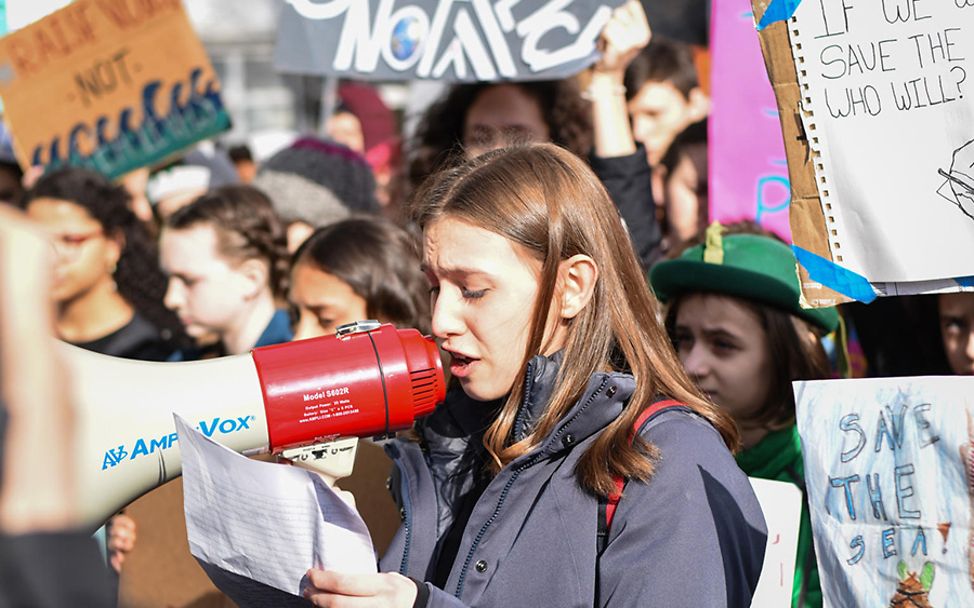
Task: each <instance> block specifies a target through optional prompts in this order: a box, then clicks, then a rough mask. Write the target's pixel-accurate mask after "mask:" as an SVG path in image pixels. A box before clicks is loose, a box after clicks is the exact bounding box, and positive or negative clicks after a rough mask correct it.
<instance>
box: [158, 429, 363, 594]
mask: <svg viewBox="0 0 974 608" xmlns="http://www.w3.org/2000/svg"><path fill="white" fill-rule="evenodd" d="M175 419H176V430H177V432H178V434H179V439H180V449H181V450H182V456H183V480H184V484H183V488H184V508H185V511H186V529H187V533H188V536H189V546H190V551H191V552H192V553H193V555H194V556H195V557H196V558H197V559H198V560H199V561H200V563H201V565H202V566H203V568H204V570H206V571H207V574H209V576H210V578H211V579H213V582H214V583H215V584H216V585H217V586H218V587H220V589H221V590H222V591H224V592H225V593H226V594H227V595H229V596H230V597H231V598H232V599H234V601H236V602H237V603H238V604H239V605H241V606H247V605H254V606H256V605H267V602H268V601H271V600H273V602H274V604H275V605H281V604H282V603H284V604H288V603H290V602H291V601H295V602H297V601H298V600H297V598H296V597H288V596H287V595H285V594H290V596H300V595H301V592H302V590H303V588H304V586H305V585H307V580H306V579H305V575H306V573H307V571H308V569H309V568H324V569H327V570H335V571H339V572H347V573H375V572H376V559H375V553H374V551H373V548H372V541H371V538H370V537H369V533H368V529H367V528H366V526H365V523H364V522H363V521H362V519H361V518H360V517H359V515H358V513H357V512H356V511H355V510H354V509H353V508H352V507H350V506H349V505H348V504H346V503H345V501H344V500H342V499H341V498H340V497H339V496H338V495H337V494H336V493H335V491H334V490H332V489H331V488H329V487H328V486H327V485H326V484H325V482H324V481H323V480H322V479H321V478H320V477H318V475H316V474H314V473H311V472H309V471H306V470H304V469H300V468H297V467H290V466H283V465H278V464H273V463H267V462H258V461H253V460H249V459H247V458H245V457H243V456H240V455H239V454H237V453H236V452H233V451H232V450H230V449H229V448H226V447H224V446H221V445H219V444H218V443H216V442H214V441H212V440H210V439H208V438H206V437H205V436H203V435H202V434H201V433H199V432H198V431H196V430H194V429H192V428H191V427H190V426H189V425H188V424H187V423H186V422H185V421H184V420H183V419H182V418H180V417H179V416H178V415H175ZM281 592H284V593H281Z"/></svg>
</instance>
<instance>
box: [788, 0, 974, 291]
mask: <svg viewBox="0 0 974 608" xmlns="http://www.w3.org/2000/svg"><path fill="white" fill-rule="evenodd" d="M788 30H789V34H790V37H791V44H792V51H793V53H794V57H795V66H796V69H797V72H798V82H799V85H800V87H801V89H800V91H801V101H800V104H801V107H802V109H803V110H804V112H803V113H802V121H803V126H804V130H805V134H806V136H807V137H808V142H809V145H810V146H811V148H812V150H813V151H814V153H815V155H816V158H815V160H814V168H815V174H816V178H817V179H816V183H817V184H818V189H819V194H820V195H821V200H822V206H823V211H824V214H825V217H826V228H827V231H828V239H829V246H830V248H831V253H832V259H833V261H834V262H836V263H837V264H839V265H841V266H843V267H845V268H847V269H849V270H851V271H853V272H856V273H858V274H861V275H863V276H865V277H866V278H867V279H868V280H869V281H870V282H872V283H879V282H916V281H931V280H936V279H948V278H953V277H962V276H969V275H971V274H974V179H972V177H974V171H972V169H971V167H972V166H974V144H972V141H974V89H971V87H972V86H974V80H971V79H970V78H969V77H968V74H969V73H971V72H974V1H972V0H945V1H942V2H941V1H935V0H869V1H866V0H805V1H804V2H802V3H801V4H800V5H799V6H798V9H797V10H796V11H795V14H794V16H793V18H792V19H790V20H789V21H788Z"/></svg>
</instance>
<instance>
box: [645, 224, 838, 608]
mask: <svg viewBox="0 0 974 608" xmlns="http://www.w3.org/2000/svg"><path fill="white" fill-rule="evenodd" d="M700 241H703V242H700ZM650 282H651V283H652V286H653V289H654V290H655V292H656V294H657V296H658V297H659V299H660V300H663V301H664V302H666V303H667V305H668V307H667V312H666V328H667V331H668V332H669V335H670V338H671V339H672V340H673V343H674V345H675V347H676V351H677V354H678V355H679V356H680V359H681V361H682V362H683V365H684V367H685V368H686V371H687V372H688V373H689V375H690V377H691V378H692V379H693V380H694V381H695V382H696V383H697V385H698V386H699V387H700V389H701V390H702V391H703V392H704V393H705V394H706V395H707V396H708V397H709V398H710V399H711V400H712V401H713V402H714V403H715V404H717V405H718V406H719V407H721V408H723V409H724V410H725V411H727V412H728V413H729V414H731V415H732V416H733V418H734V420H735V421H736V422H737V425H738V426H739V427H740V430H741V439H742V448H743V449H742V451H741V452H740V453H739V454H738V455H737V462H738V464H739V465H740V467H741V468H742V469H743V470H744V472H745V473H747V474H748V475H749V476H751V477H758V478H763V479H774V480H779V481H786V482H790V483H793V484H795V485H796V486H798V487H799V488H800V489H801V490H802V493H803V495H804V494H805V483H804V468H803V463H802V454H801V441H800V439H799V437H798V430H797V427H796V426H795V401H794V396H793V394H792V389H791V383H792V381H795V380H815V379H822V378H828V377H830V375H831V374H830V366H829V361H828V358H827V356H826V354H825V350H824V349H823V347H822V343H821V338H822V336H824V335H825V334H827V333H829V332H831V331H832V330H834V329H835V327H836V325H837V324H838V315H837V313H836V311H835V309H834V308H827V309H821V308H819V309H803V308H801V306H800V305H799V296H800V291H799V285H798V275H797V272H796V262H795V257H794V255H793V254H792V252H791V249H790V248H789V247H788V246H787V245H785V244H784V243H782V242H781V241H779V240H777V239H776V238H775V237H773V236H770V235H769V234H768V233H764V232H762V231H761V230H760V228H758V227H757V226H756V225H754V224H752V223H741V224H737V225H731V226H728V227H723V226H721V225H720V224H714V225H712V226H710V228H708V229H707V231H706V235H705V237H704V238H703V239H698V240H697V244H693V243H691V246H689V247H688V248H686V249H684V250H683V252H682V254H680V255H679V256H678V257H676V258H674V259H671V260H668V261H665V262H662V263H660V264H658V265H657V266H656V267H654V268H653V270H652V272H651V273H650ZM792 605H793V606H796V607H798V606H821V605H822V593H821V588H820V585H819V578H818V571H817V567H816V563H815V554H814V547H813V545H812V530H811V521H810V519H809V513H808V504H807V496H806V499H805V503H804V504H803V505H802V516H801V527H800V530H799V538H798V556H797V560H796V569H795V579H794V587H793V595H792Z"/></svg>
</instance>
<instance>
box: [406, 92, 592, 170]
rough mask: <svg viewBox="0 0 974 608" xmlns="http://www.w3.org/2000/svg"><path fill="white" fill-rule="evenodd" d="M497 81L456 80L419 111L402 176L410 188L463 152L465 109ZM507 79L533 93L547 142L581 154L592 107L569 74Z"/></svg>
mask: <svg viewBox="0 0 974 608" xmlns="http://www.w3.org/2000/svg"><path fill="white" fill-rule="evenodd" d="M498 84H499V83H493V82H478V83H473V84H458V85H454V86H453V87H451V88H450V89H449V90H448V91H447V92H446V94H445V95H444V96H443V97H441V98H440V99H439V100H437V101H436V102H435V103H433V104H432V105H431V106H430V107H429V108H428V109H427V110H426V112H425V113H424V114H423V117H422V119H421V120H420V123H419V126H418V127H417V129H416V135H415V136H414V137H413V141H412V145H411V149H412V153H413V158H412V159H411V160H410V161H409V167H408V175H409V183H410V187H411V189H415V188H416V187H417V186H419V184H421V183H422V182H423V180H425V179H426V178H427V177H428V176H430V175H432V174H433V173H436V172H437V171H439V170H440V169H444V168H446V167H448V166H451V165H452V164H453V163H455V162H456V161H458V160H459V159H461V158H462V157H463V129H464V123H465V122H466V119H467V111H468V110H469V109H470V106H472V105H473V103H474V101H475V100H476V99H477V97H478V96H479V95H480V94H481V93H482V92H483V91H484V90H486V89H488V88H490V87H493V86H497V85H498ZM500 84H511V85H514V86H516V87H518V88H520V89H521V90H522V91H523V92H524V93H526V94H527V95H529V96H530V97H532V98H534V99H535V100H536V101H537V102H538V105H539V107H540V108H541V113H542V115H543V116H544V121H545V124H546V125H547V126H548V132H549V133H550V134H551V141H552V143H555V144H558V145H559V146H561V147H563V148H567V149H568V150H569V151H570V152H573V153H574V154H576V155H577V156H580V157H582V158H586V156H587V155H588V153H589V151H590V149H591V147H592V139H593V134H592V112H591V107H590V105H589V103H588V102H587V101H585V100H584V99H583V98H582V95H581V91H580V90H579V88H578V83H577V82H576V81H575V80H574V79H573V78H566V79H564V80H539V81H533V82H511V83H500Z"/></svg>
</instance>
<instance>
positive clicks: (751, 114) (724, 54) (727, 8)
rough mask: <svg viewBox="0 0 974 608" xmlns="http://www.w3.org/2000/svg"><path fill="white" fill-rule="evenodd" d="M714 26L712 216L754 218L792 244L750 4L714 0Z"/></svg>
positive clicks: (774, 113) (772, 111)
mask: <svg viewBox="0 0 974 608" xmlns="http://www.w3.org/2000/svg"><path fill="white" fill-rule="evenodd" d="M711 24H712V28H713V35H712V36H711V49H712V58H713V59H712V63H711V66H712V70H711V79H710V82H711V87H712V88H711V91H712V100H713V105H712V109H711V112H710V120H709V126H710V137H709V143H710V162H709V163H708V165H709V170H710V177H709V181H710V192H711V196H710V201H709V202H710V218H711V220H716V221H719V222H721V223H723V224H727V223H730V222H735V221H738V220H745V219H747V220H754V221H756V222H757V223H759V224H761V225H762V226H763V227H765V228H767V229H769V230H771V231H773V232H774V233H775V234H777V235H778V236H780V237H782V238H783V239H785V240H787V241H789V242H790V241H791V228H790V226H789V224H788V210H789V207H790V203H791V184H790V183H789V181H788V163H787V161H786V159H785V144H784V141H783V140H782V136H781V125H780V124H779V122H778V106H777V104H776V102H775V97H774V91H773V90H772V89H771V83H770V81H769V80H768V73H767V71H766V70H765V68H764V60H763V58H762V57H761V45H760V44H759V43H758V37H757V36H756V35H755V34H754V17H753V14H752V12H751V3H750V1H749V0H724V1H723V2H714V5H713V15H712V17H711ZM743 149H746V150H747V153H746V154H742V150H743Z"/></svg>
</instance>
